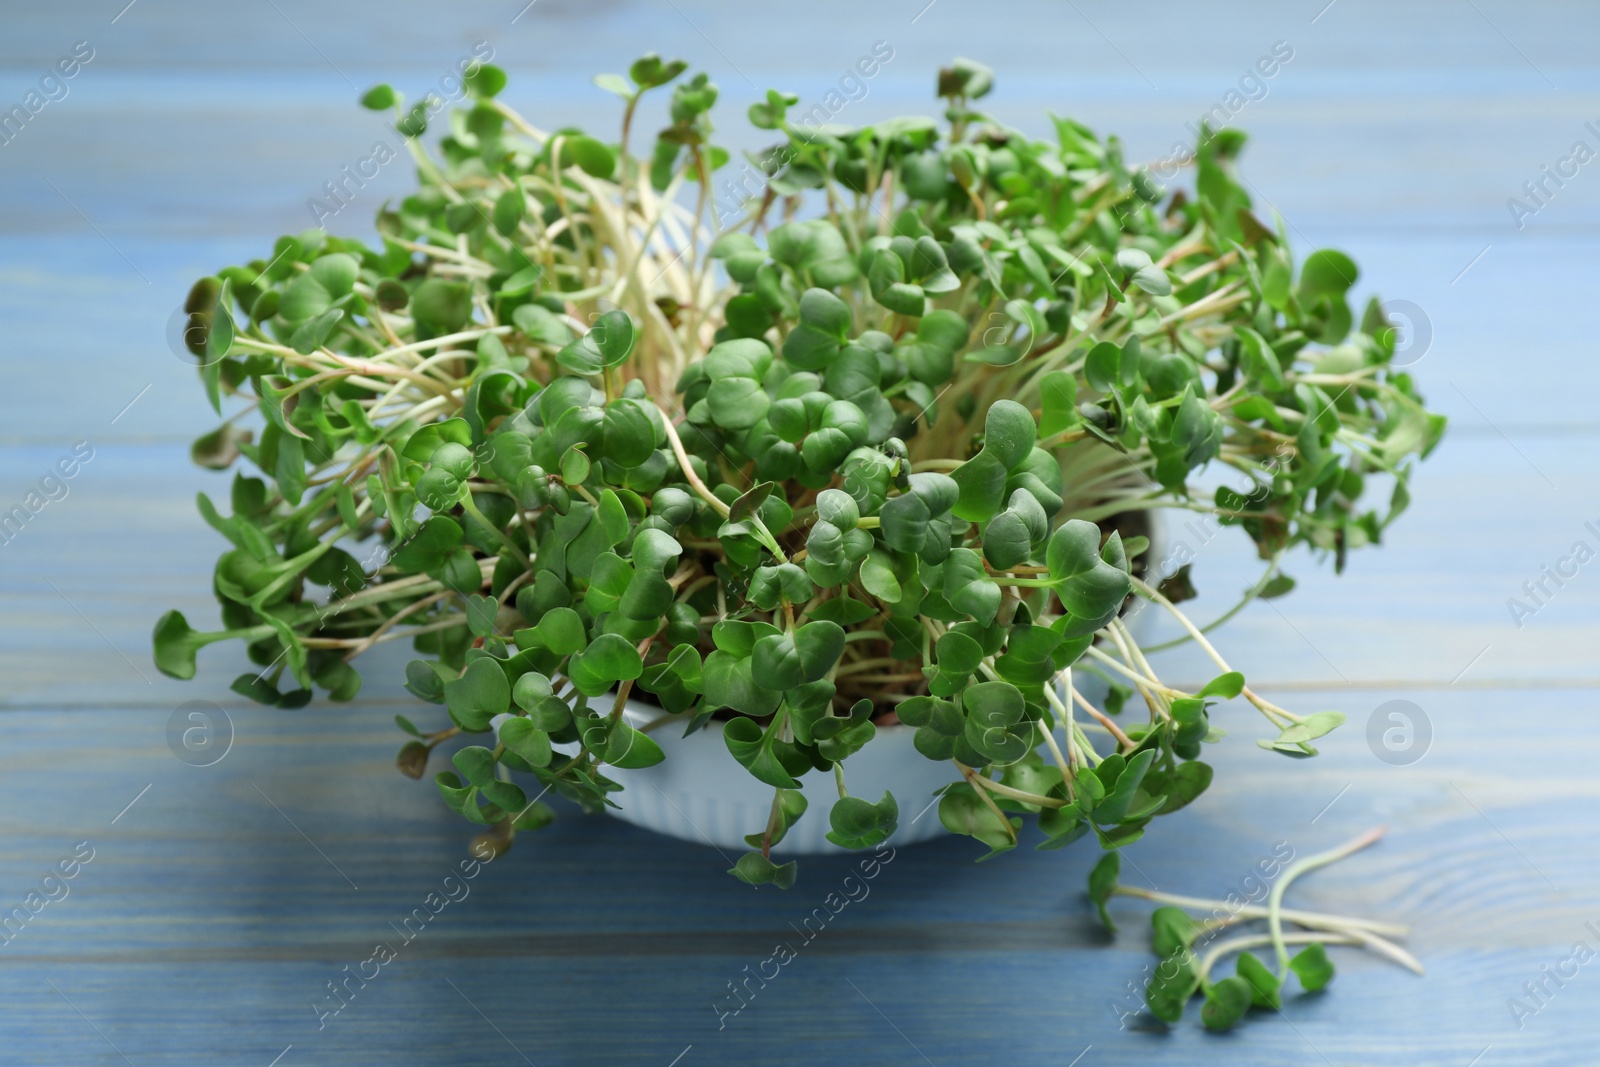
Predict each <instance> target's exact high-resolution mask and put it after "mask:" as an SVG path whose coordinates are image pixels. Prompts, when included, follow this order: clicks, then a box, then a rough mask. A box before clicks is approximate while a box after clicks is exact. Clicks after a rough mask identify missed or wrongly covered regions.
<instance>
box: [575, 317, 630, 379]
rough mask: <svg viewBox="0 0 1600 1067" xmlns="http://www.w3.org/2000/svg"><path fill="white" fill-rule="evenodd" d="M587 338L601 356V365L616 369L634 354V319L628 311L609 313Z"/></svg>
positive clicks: (596, 323) (597, 323)
mask: <svg viewBox="0 0 1600 1067" xmlns="http://www.w3.org/2000/svg"><path fill="white" fill-rule="evenodd" d="M587 336H588V340H589V341H591V342H592V343H593V344H594V347H595V350H596V351H597V352H598V353H599V354H600V358H601V365H602V366H605V367H615V366H616V365H617V364H619V363H621V362H622V361H623V360H625V359H627V358H628V356H629V354H630V353H632V352H633V344H634V328H633V319H631V318H629V317H628V313H627V312H626V311H608V312H606V313H605V314H603V315H601V316H600V318H599V319H598V320H597V321H596V322H595V325H594V328H593V329H591V330H590V331H589V333H588V335H587Z"/></svg>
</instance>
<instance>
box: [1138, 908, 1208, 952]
mask: <svg viewBox="0 0 1600 1067" xmlns="http://www.w3.org/2000/svg"><path fill="white" fill-rule="evenodd" d="M1196 933H1198V930H1197V929H1196V928H1195V925H1194V920H1193V919H1191V918H1189V913H1188V912H1186V911H1184V910H1183V909H1182V908H1174V907H1171V906H1170V905H1169V906H1164V907H1160V908H1157V909H1156V910H1155V911H1153V912H1151V913H1150V947H1151V948H1152V949H1154V950H1155V953H1156V955H1158V956H1162V957H1166V956H1170V955H1172V954H1173V953H1174V952H1177V951H1179V950H1181V949H1186V948H1188V947H1189V946H1190V945H1191V944H1192V943H1193V942H1194V937H1195V934H1196Z"/></svg>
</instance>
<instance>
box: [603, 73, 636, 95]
mask: <svg viewBox="0 0 1600 1067" xmlns="http://www.w3.org/2000/svg"><path fill="white" fill-rule="evenodd" d="M594 83H595V84H596V85H598V86H599V87H600V88H602V89H604V90H605V91H606V92H608V93H616V94H617V95H618V96H620V97H622V99H624V100H632V99H633V97H634V90H633V86H632V85H629V84H628V80H627V79H626V78H624V77H623V76H622V75H620V74H596V75H595V76H594Z"/></svg>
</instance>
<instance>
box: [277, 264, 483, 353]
mask: <svg viewBox="0 0 1600 1067" xmlns="http://www.w3.org/2000/svg"><path fill="white" fill-rule="evenodd" d="M280 313H281V311H280ZM411 318H412V320H413V321H414V322H415V323H416V326H417V334H418V336H419V338H420V339H422V340H427V339H429V338H433V337H441V336H443V335H445V334H449V333H455V332H457V331H458V330H460V329H462V328H463V327H465V326H466V325H467V323H468V322H470V321H471V320H472V286H470V285H468V284H467V283H466V282H451V281H445V280H444V279H442V278H429V279H428V280H427V281H425V282H423V283H422V284H421V285H419V286H417V288H416V290H415V291H414V292H413V293H412V294H411Z"/></svg>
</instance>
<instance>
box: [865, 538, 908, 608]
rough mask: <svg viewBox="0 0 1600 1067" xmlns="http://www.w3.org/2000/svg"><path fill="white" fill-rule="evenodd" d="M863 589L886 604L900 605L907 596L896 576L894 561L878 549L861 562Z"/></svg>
mask: <svg viewBox="0 0 1600 1067" xmlns="http://www.w3.org/2000/svg"><path fill="white" fill-rule="evenodd" d="M861 587H862V588H863V589H865V590H866V591H867V592H869V593H871V594H872V595H873V596H875V597H877V598H878V599H879V600H881V601H883V602H884V603H886V604H898V603H899V602H900V598H901V597H902V596H904V595H905V591H904V590H903V589H902V588H901V586H900V579H899V578H898V577H896V576H895V572H894V562H893V560H891V559H890V557H889V554H888V553H887V552H883V551H881V550H879V549H876V548H875V549H873V550H872V551H871V552H870V553H868V555H867V558H866V559H864V560H862V561H861Z"/></svg>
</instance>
